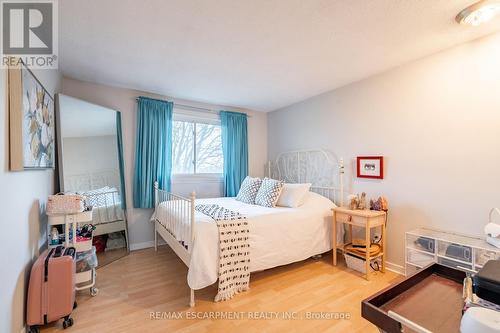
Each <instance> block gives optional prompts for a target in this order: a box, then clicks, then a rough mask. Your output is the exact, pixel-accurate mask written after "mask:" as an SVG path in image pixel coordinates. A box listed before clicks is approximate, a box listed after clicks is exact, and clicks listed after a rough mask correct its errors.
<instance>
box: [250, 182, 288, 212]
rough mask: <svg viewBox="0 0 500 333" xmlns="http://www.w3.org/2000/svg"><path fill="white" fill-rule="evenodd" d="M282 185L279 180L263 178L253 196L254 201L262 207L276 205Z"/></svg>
mask: <svg viewBox="0 0 500 333" xmlns="http://www.w3.org/2000/svg"><path fill="white" fill-rule="evenodd" d="M283 185H284V182H283V181H281V180H276V179H271V178H264V180H263V181H262V185H261V186H260V189H259V192H257V196H256V197H255V203H256V204H257V205H260V206H264V207H271V208H273V207H276V203H277V202H278V199H279V197H280V194H281V191H282V190H283Z"/></svg>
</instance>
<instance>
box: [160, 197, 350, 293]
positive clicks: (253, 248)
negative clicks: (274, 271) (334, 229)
mask: <svg viewBox="0 0 500 333" xmlns="http://www.w3.org/2000/svg"><path fill="white" fill-rule="evenodd" d="M196 203H197V204H201V203H203V204H218V205H220V206H223V207H225V208H227V209H230V210H234V211H237V212H239V213H241V214H243V215H245V216H246V217H247V219H248V223H249V229H250V270H251V272H255V271H260V270H264V269H268V268H272V267H276V266H281V265H286V264H290V263H293V262H297V261H301V260H305V259H307V258H309V257H311V256H313V255H316V254H320V253H323V252H326V251H328V250H331V248H332V247H331V239H330V238H331V216H332V212H331V209H332V208H333V207H335V204H334V203H333V202H331V201H330V200H328V199H327V198H325V197H323V196H321V195H319V194H316V193H312V192H310V193H309V194H308V198H307V200H306V202H305V203H304V204H303V205H302V206H300V207H298V208H284V207H276V208H266V207H262V206H258V205H249V204H245V203H242V202H240V201H236V200H235V198H213V199H199V200H196ZM167 210H168V207H167V206H165V205H162V204H160V205H159V207H158V209H157V212H156V217H157V218H158V220H160V222H161V220H162V218H161V216H162V215H163V216H164V215H165V214H169V212H168V211H167ZM195 218H196V231H195V240H194V246H193V250H192V253H191V262H190V264H189V271H188V284H189V286H190V287H191V288H193V289H201V288H205V287H207V286H209V285H211V284H213V283H215V282H216V281H217V278H218V271H217V269H218V266H219V246H218V243H219V232H218V229H217V225H216V223H215V222H214V221H213V220H212V219H211V218H210V217H208V216H206V215H204V214H202V213H200V212H198V211H196V216H195ZM174 233H175V234H177V232H174ZM181 234H182V232H179V235H176V237H179V238H178V239H186V238H187V237H186V238H184V237H183V236H184V235H181ZM186 236H187V235H186ZM343 236H344V232H343V228H342V227H341V226H339V227H338V239H339V242H342V241H343Z"/></svg>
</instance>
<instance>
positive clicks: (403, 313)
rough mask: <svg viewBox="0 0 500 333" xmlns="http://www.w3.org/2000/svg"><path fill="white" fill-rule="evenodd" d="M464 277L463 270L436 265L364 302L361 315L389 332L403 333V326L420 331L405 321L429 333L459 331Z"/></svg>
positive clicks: (409, 330)
mask: <svg viewBox="0 0 500 333" xmlns="http://www.w3.org/2000/svg"><path fill="white" fill-rule="evenodd" d="M465 276H466V274H465V273H464V272H463V271H459V270H457V269H453V268H449V267H446V266H442V265H439V264H433V265H431V266H428V267H427V268H425V269H423V270H421V271H420V272H417V273H415V274H414V275H412V276H410V277H408V278H406V279H405V280H403V281H401V282H400V283H398V284H395V285H393V286H390V287H388V288H386V289H384V290H382V291H380V292H378V293H377V294H375V295H373V296H371V297H369V298H367V299H365V300H364V301H363V302H362V303H361V315H362V316H363V318H365V319H366V320H368V321H370V322H371V323H372V324H374V325H376V326H377V327H378V328H379V329H381V330H383V331H385V332H387V333H400V332H401V330H402V328H403V327H405V330H404V332H418V330H415V329H413V330H412V327H411V325H410V324H408V323H407V322H406V320H408V321H410V322H413V323H414V324H417V325H418V326H420V327H423V328H425V329H426V330H427V331H428V332H439V333H441V332H443V333H446V332H454V333H455V332H459V330H460V329H459V328H460V320H461V319H462V309H463V305H464V303H463V299H462V290H463V289H462V286H463V280H464V278H465ZM389 313H391V314H389ZM394 314H395V315H394ZM398 316H400V317H403V318H402V319H400V318H398ZM395 318H397V319H395ZM404 319H406V320H404Z"/></svg>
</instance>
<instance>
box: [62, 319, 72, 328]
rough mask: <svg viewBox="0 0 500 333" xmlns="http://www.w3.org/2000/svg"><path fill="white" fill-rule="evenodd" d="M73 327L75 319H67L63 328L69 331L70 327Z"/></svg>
mask: <svg viewBox="0 0 500 333" xmlns="http://www.w3.org/2000/svg"><path fill="white" fill-rule="evenodd" d="M71 326H73V318H66V319H64V321H63V328H64V329H67V328H68V327H71Z"/></svg>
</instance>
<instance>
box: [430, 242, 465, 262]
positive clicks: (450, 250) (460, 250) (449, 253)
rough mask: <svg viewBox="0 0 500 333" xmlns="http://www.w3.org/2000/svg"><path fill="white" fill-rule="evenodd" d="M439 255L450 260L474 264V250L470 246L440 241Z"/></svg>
mask: <svg viewBox="0 0 500 333" xmlns="http://www.w3.org/2000/svg"><path fill="white" fill-rule="evenodd" d="M438 254H439V255H440V256H443V257H447V258H449V259H456V260H460V261H465V262H470V263H472V248H471V247H470V246H465V245H460V244H455V243H450V242H446V241H442V240H440V241H439V242H438Z"/></svg>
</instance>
